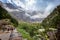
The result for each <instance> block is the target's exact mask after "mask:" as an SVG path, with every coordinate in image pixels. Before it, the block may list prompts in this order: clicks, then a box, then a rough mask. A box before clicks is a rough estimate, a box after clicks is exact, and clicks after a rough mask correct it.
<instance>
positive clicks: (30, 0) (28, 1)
mask: <svg viewBox="0 0 60 40" xmlns="http://www.w3.org/2000/svg"><path fill="white" fill-rule="evenodd" d="M35 3H36V0H25V8H26V10H35V8H36V7H35Z"/></svg>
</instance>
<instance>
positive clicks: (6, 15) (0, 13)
mask: <svg viewBox="0 0 60 40" xmlns="http://www.w3.org/2000/svg"><path fill="white" fill-rule="evenodd" d="M1 19H10V20H11V22H12V23H13V25H14V26H18V21H17V20H16V19H14V18H12V17H11V16H10V14H9V13H8V12H7V11H6V10H5V9H4V8H2V7H1V6H0V20H1Z"/></svg>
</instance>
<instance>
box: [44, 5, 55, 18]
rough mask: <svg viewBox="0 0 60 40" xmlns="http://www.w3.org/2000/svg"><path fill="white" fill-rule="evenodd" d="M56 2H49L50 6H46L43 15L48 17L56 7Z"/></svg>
mask: <svg viewBox="0 0 60 40" xmlns="http://www.w3.org/2000/svg"><path fill="white" fill-rule="evenodd" d="M54 7H55V6H54V4H48V6H47V7H46V9H45V11H44V14H43V16H44V17H47V16H48V15H49V14H50V13H51V12H52V11H53V9H54Z"/></svg>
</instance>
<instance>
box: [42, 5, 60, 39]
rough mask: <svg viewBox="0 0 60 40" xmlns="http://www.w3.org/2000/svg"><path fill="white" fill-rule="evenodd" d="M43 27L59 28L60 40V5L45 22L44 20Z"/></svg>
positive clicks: (58, 35) (58, 36) (59, 36)
mask: <svg viewBox="0 0 60 40" xmlns="http://www.w3.org/2000/svg"><path fill="white" fill-rule="evenodd" d="M42 25H43V26H45V27H46V28H47V27H48V28H49V27H53V28H57V29H58V30H57V40H60V5H59V6H57V7H56V8H55V9H54V10H53V12H52V13H51V14H50V15H49V16H48V17H47V18H45V20H43V22H42Z"/></svg>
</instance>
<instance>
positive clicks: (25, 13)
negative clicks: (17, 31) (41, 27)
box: [1, 0, 54, 22]
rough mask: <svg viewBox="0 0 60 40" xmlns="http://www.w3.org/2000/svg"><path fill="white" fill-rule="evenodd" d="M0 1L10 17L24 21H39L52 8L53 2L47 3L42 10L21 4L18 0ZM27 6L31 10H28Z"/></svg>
mask: <svg viewBox="0 0 60 40" xmlns="http://www.w3.org/2000/svg"><path fill="white" fill-rule="evenodd" d="M1 2H2V6H3V8H5V9H6V10H7V11H8V12H9V13H10V14H11V15H12V17H15V18H17V19H18V20H23V21H26V22H41V21H42V20H43V19H44V18H46V17H47V16H48V15H49V14H50V12H52V10H53V9H54V8H53V7H54V6H53V4H49V5H48V6H47V7H46V8H45V11H43V12H42V11H39V10H34V9H36V8H33V7H32V8H30V7H27V6H26V5H25V4H26V3H25V4H23V3H22V2H21V1H20V0H5V1H1ZM33 3H34V2H33V1H32V4H33ZM29 8H30V9H32V10H30V9H29ZM51 8H52V10H51ZM28 9H29V10H28Z"/></svg>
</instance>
